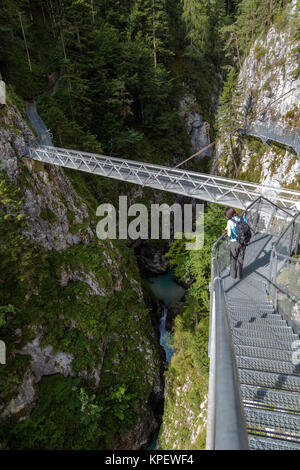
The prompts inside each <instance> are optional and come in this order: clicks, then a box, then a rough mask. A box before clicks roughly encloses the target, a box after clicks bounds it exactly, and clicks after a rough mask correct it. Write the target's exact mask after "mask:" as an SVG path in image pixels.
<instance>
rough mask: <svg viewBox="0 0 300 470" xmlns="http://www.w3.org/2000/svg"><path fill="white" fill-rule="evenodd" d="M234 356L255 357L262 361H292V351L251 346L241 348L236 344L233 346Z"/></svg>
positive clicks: (241, 346)
mask: <svg viewBox="0 0 300 470" xmlns="http://www.w3.org/2000/svg"><path fill="white" fill-rule="evenodd" d="M234 351H235V354H236V356H246V357H255V358H263V359H273V360H276V361H287V362H291V361H292V355H293V351H292V350H291V349H290V350H286V351H285V350H282V349H271V348H258V347H253V346H243V345H240V344H237V345H235V346H234Z"/></svg>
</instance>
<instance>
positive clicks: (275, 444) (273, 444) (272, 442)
mask: <svg viewBox="0 0 300 470" xmlns="http://www.w3.org/2000/svg"><path fill="white" fill-rule="evenodd" d="M249 449H250V450H300V443H299V444H297V443H296V442H294V443H293V442H289V441H282V440H279V439H268V438H265V437H255V436H249Z"/></svg>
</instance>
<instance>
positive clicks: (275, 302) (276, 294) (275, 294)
mask: <svg viewBox="0 0 300 470" xmlns="http://www.w3.org/2000/svg"><path fill="white" fill-rule="evenodd" d="M274 255H275V257H274V272H273V282H274V283H276V282H275V281H276V276H277V269H278V256H277V251H276V250H275V247H274ZM273 304H274V309H275V312H277V308H278V292H277V289H276V288H275V287H274V300H273Z"/></svg>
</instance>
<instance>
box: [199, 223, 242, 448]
mask: <svg viewBox="0 0 300 470" xmlns="http://www.w3.org/2000/svg"><path fill="white" fill-rule="evenodd" d="M225 237H226V232H225V233H224V234H222V235H221V237H220V238H219V239H218V240H217V241H216V242H215V243H214V245H213V248H212V270H211V284H210V292H211V311H210V337H209V356H210V370H209V400H208V415H207V446H206V448H207V449H208V450H247V449H248V438H247V426H246V420H245V417H244V412H243V403H242V397H241V392H240V383H239V378H238V369H237V364H236V359H235V355H234V349H233V340H232V332H231V328H230V322H229V317H228V312H227V308H226V301H225V293H224V290H223V286H222V280H221V277H220V274H221V272H220V269H221V268H220V265H219V262H218V257H217V247H218V245H219V244H220V243H221V242H222V241H223V240H224V239H225ZM216 306H217V307H218V309H217V310H216ZM224 402H226V407H224Z"/></svg>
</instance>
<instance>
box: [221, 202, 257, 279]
mask: <svg viewBox="0 0 300 470" xmlns="http://www.w3.org/2000/svg"><path fill="white" fill-rule="evenodd" d="M225 215H226V217H227V219H228V223H227V227H226V230H227V235H228V237H229V238H230V276H231V277H232V279H236V278H238V279H242V274H243V264H244V258H245V251H246V248H247V245H248V244H249V242H250V239H251V230H250V227H249V225H248V221H247V219H246V217H245V216H242V217H239V216H238V215H237V213H236V212H235V210H234V209H233V207H227V209H226V211H225Z"/></svg>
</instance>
